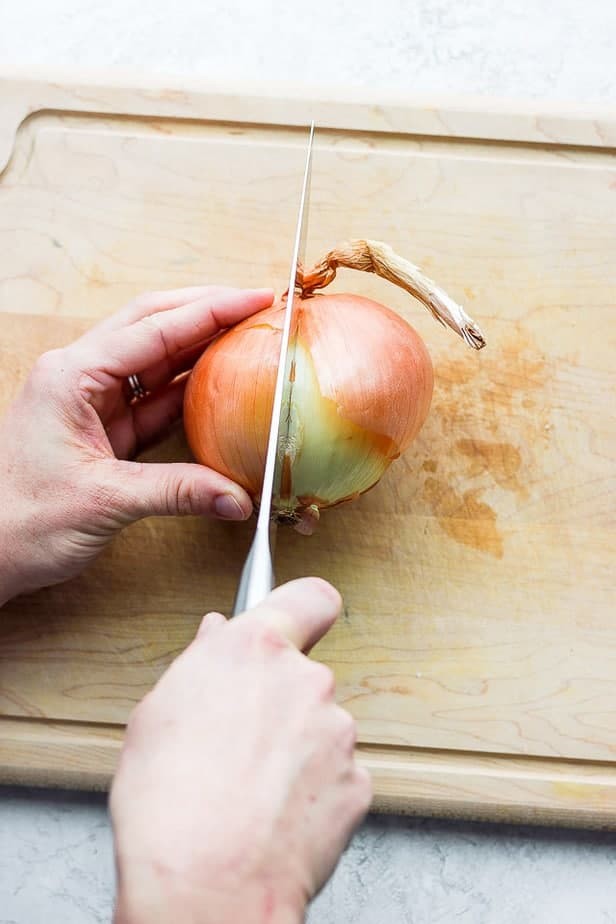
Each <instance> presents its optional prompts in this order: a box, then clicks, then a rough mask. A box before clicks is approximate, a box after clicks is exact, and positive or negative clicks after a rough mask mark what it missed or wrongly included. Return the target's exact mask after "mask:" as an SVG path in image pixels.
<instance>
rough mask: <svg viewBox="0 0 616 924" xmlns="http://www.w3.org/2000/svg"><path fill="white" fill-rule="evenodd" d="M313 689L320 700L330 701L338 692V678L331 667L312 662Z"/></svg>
mask: <svg viewBox="0 0 616 924" xmlns="http://www.w3.org/2000/svg"><path fill="white" fill-rule="evenodd" d="M309 663H310V664H311V666H312V667H311V671H310V673H311V679H312V685H313V689H314V690H315V692H316V693H317V695H318V697H319V699H320V700H323V701H329V700H331V699H333V698H334V694H335V692H336V677H335V675H334V672H333V670H332V669H331V667H328V666H327V665H326V664H321V663H320V662H318V661H316V662H315V661H310V662H309Z"/></svg>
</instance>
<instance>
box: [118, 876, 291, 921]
mask: <svg viewBox="0 0 616 924" xmlns="http://www.w3.org/2000/svg"><path fill="white" fill-rule="evenodd" d="M118 879H119V883H118V894H117V897H116V905H115V911H114V917H113V924H176V922H178V921H181V922H182V924H238V922H240V921H241V922H242V924H303V922H304V918H305V910H304V909H301V910H298V909H294V908H291V907H289V906H288V905H286V904H284V903H283V902H280V901H278V900H277V898H276V896H275V895H273V894H269V893H268V890H267V889H266V888H263V889H253V888H251V887H246V888H242V887H241V886H238V887H237V888H234V889H229V890H228V891H225V890H224V889H221V888H220V889H216V888H211V889H210V888H208V885H207V883H204V884H200V885H199V887H193V886H191V884H190V882H189V881H188V878H186V879H183V880H182V881H181V882H178V881H177V880H176V876H175V874H174V875H173V877H170V876H169V874H168V871H166V870H165V869H163V868H162V867H161V868H159V869H157V870H156V871H151V872H149V874H148V875H147V876H143V877H133V879H132V881H131V882H130V883H129V882H127V881H126V878H125V877H124V876H123V875H122V874H121V873H120V875H119V877H118Z"/></svg>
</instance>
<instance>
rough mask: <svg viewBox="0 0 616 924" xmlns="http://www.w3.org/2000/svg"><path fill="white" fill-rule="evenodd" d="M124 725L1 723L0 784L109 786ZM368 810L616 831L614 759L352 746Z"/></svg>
mask: <svg viewBox="0 0 616 924" xmlns="http://www.w3.org/2000/svg"><path fill="white" fill-rule="evenodd" d="M123 731H124V730H123V728H122V727H121V726H119V725H95V724H91V723H79V722H55V721H54V722H51V721H49V722H48V721H41V720H40V719H33V720H29V719H4V721H3V723H2V725H0V784H5V785H9V784H10V785H13V784H18V785H22V786H23V785H29V786H36V787H53V788H70V789H79V790H88V791H97V790H98V791H100V790H103V791H104V790H107V789H108V788H109V786H110V783H111V779H112V776H113V773H114V771H115V768H116V765H117V761H118V758H119V754H120V749H121V746H122V739H123ZM358 760H359V762H360V763H361V764H362V765H363V766H364V767H366V768H367V769H368V771H369V772H370V774H371V776H372V779H373V785H374V801H373V806H372V810H373V811H376V812H385V813H390V812H395V813H400V814H405V815H414V816H430V817H439V818H450V819H466V820H475V821H489V822H507V823H515V824H535V825H559V826H565V827H572V828H601V829H604V830H616V766H614V767H612V766H611V765H609V764H606V763H605V762H596V763H595V762H586V761H582V762H580V761H574V762H572V763H571V765H570V766H568V765H567V764H565V765H564V766H563V764H562V763H557V762H556V761H555V760H549V759H547V760H546V759H543V758H537V759H534V758H525V757H519V756H518V755H511V756H507V755H493V754H470V753H460V752H456V751H435V752H430V751H424V750H420V749H417V750H415V749H412V748H402V747H400V748H396V747H378V746H374V745H359V747H358Z"/></svg>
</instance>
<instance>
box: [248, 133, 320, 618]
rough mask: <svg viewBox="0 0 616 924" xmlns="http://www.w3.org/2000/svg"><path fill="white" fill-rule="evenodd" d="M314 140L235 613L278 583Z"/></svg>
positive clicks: (300, 212) (302, 196)
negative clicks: (278, 510)
mask: <svg viewBox="0 0 616 924" xmlns="http://www.w3.org/2000/svg"><path fill="white" fill-rule="evenodd" d="M313 139H314V122H312V123H311V125H310V134H309V138H308V150H307V152H306V164H305V167H304V180H303V183H302V194H301V198H300V203H299V212H298V216H297V223H296V227H295V239H294V244H293V256H292V259H291V271H290V273H289V289H288V292H287V303H286V306H285V314H284V324H283V328H282V337H281V339H280V356H279V358H278V372H277V375H276V386H275V388H274V401H273V404H272V417H271V422H270V431H269V437H268V441H267V452H266V455H265V471H264V473H263V488H262V491H261V503H260V506H259V514H258V517H257V526H256V529H255V534H254V538H253V540H252V544H251V546H250V549H249V551H248V555H247V556H246V561H245V562H244V567H243V568H242V574H241V577H240V582H239V585H238V589H237V594H236V597H235V602H234V604H233V612H232V615H233V616H237V614H238V613H243V612H244V610H248V609H251V607H253V606H256V605H257V604H258V603H260V602H261V601H262V600H264V599H265V597H266V596H267V595H268V593H269V592H270V591H271V590H272V589H273V588H274V586H275V577H274V564H273V560H272V559H273V548H274V544H275V538H276V522H275V521H274V520H272V518H271V514H272V501H273V497H274V491H275V487H276V485H278V486H280V481H281V477H282V473H281V465H280V464H279V463H280V460H279V459H278V446H279V445H280V438H281V436H282V437H283V440H284V436H285V433H284V432H281V431H282V430H283V427H281V421H282V418H283V416H284V418H285V420H286V430H287V433H286V435H288V430H289V423H290V421H289V413H287V411H288V410H289V408H288V407H286V406H285V402H284V400H283V399H284V396H285V386H286V385H287V383H288V382H289V381H290V377H291V370H292V368H293V359H294V353H295V344H292V345H290V342H289V341H290V333H291V327H292V314H293V299H294V295H295V289H296V284H297V270H298V266H302V265H303V264H304V263H305V261H304V253H305V248H306V237H307V232H308V202H309V196H310V181H311V176H312V170H311V168H312V142H313ZM289 395H290V390H289V389H287V404H288V402H289V400H290V397H289Z"/></svg>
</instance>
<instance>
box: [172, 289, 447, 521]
mask: <svg viewBox="0 0 616 924" xmlns="http://www.w3.org/2000/svg"><path fill="white" fill-rule="evenodd" d="M284 309H285V305H284V303H283V302H278V303H276V304H274V305H273V306H272V307H271V308H267V309H265V310H264V311H260V312H259V313H258V314H255V315H253V316H252V317H250V318H247V319H246V320H245V321H242V322H241V323H240V324H238V325H237V326H236V327H234V328H232V329H230V330H229V331H226V332H225V333H224V334H222V335H221V336H220V337H219V338H218V339H217V340H216V341H215V342H214V343H213V344H211V345H210V346H209V347H208V348H207V349H206V351H205V353H204V354H203V356H201V358H200V359H199V360H198V362H197V363H196V365H195V367H194V369H193V371H192V373H191V375H190V378H189V381H188V384H187V387H186V395H185V399H184V424H185V429H186V435H187V438H188V442H189V444H190V447H191V449H192V452H193V454H194V456H195V458H196V459H197V460H198V461H199V462H201V463H203V464H204V465H207V466H209V467H210V468H213V469H215V470H216V471H218V472H221V473H222V474H224V475H226V476H227V477H229V478H231V479H233V480H234V481H236V482H238V483H239V484H241V485H242V486H243V487H244V488H245V489H246V491H248V493H249V494H250V495H251V497H252V498H253V500H254V501H255V502H256V503H258V501H259V495H260V491H261V484H262V480H263V469H264V466H265V454H266V448H267V440H268V435H269V424H270V415H271V406H272V402H273V395H274V388H275V382H276V373H277V368H278V357H279V352H280V338H281V335H282V327H283V323H284ZM290 349H291V350H292V351H294V353H293V355H294V359H295V363H294V368H293V370H292V376H291V377H292V384H291V385H290V386H287V388H290V407H291V413H290V418H289V436H288V440H287V441H286V444H285V445H284V460H282V461H283V478H282V487H281V491H280V496H279V497H277V498H276V499H275V510H276V512H277V513H279V514H281V515H295V514H297V513H298V512H300V511H301V510H303V509H305V508H308V507H311V506H312V505H314V506H315V507H317V508H319V509H323V508H326V507H331V506H333V505H335V504H338V503H341V502H342V501H344V500H349V499H352V498H354V497H357V496H358V495H359V494H361V493H363V492H364V491H367V490H368V489H369V488H371V487H372V486H373V485H375V484H376V483H377V482H378V481H379V479H380V478H381V477H382V475H383V474H384V472H385V471H386V469H387V468H388V467H389V465H390V464H391V462H392V461H393V460H394V459H396V458H397V457H398V456H399V455H400V453H402V452H404V450H405V449H406V448H407V447H408V446H409V444H410V443H411V442H412V441H413V439H414V438H415V437H416V436H417V434H418V433H419V430H420V429H421V427H422V425H423V423H424V421H425V419H426V417H427V415H428V411H429V408H430V401H431V398H432V389H433V371H432V362H431V360H430V356H429V354H428V351H427V349H426V347H425V345H424V343H423V340H422V339H421V338H420V336H419V334H417V332H416V331H415V330H414V329H413V328H412V327H411V326H410V325H409V324H408V323H407V322H406V321H405V320H403V319H402V318H401V317H399V315H397V314H395V313H394V312H393V311H391V310H390V309H389V308H386V307H385V306H384V305H380V304H379V303H377V302H374V301H372V300H371V299H367V298H363V297H361V296H358V295H346V294H331V295H311V296H309V297H304V298H300V297H299V296H296V300H295V304H294V312H293V330H292V331H291V342H290ZM282 455H283V448H282V447H281V456H282Z"/></svg>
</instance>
